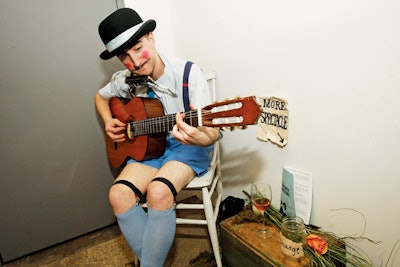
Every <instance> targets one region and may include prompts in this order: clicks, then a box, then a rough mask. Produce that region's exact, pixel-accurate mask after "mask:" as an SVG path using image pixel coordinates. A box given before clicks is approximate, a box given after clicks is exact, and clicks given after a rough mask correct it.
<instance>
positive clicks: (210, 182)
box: [175, 71, 223, 267]
mask: <svg viewBox="0 0 400 267" xmlns="http://www.w3.org/2000/svg"><path fill="white" fill-rule="evenodd" d="M206 77H207V80H208V82H209V85H210V90H211V92H212V97H213V100H214V101H215V99H216V72H214V71H212V72H207V73H206ZM184 190H191V191H193V190H199V191H201V196H202V203H201V204H185V203H177V204H176V207H175V208H176V210H203V211H204V215H205V219H187V218H180V217H178V216H177V219H176V223H177V224H192V225H207V228H208V233H209V236H210V240H211V245H212V249H213V252H214V257H215V261H216V263H217V266H218V267H222V262H221V253H220V249H219V241H218V233H217V225H216V222H217V217H218V212H219V205H220V203H221V199H222V190H223V188H222V182H221V169H220V150H219V141H218V142H216V143H215V144H214V150H213V152H212V159H211V163H210V166H209V168H208V172H207V173H206V174H204V175H203V176H202V177H200V178H199V177H195V178H194V179H193V180H192V181H191V182H190V183H189V184H188V185H187V186H186V188H185V189H184Z"/></svg>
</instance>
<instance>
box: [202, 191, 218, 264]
mask: <svg viewBox="0 0 400 267" xmlns="http://www.w3.org/2000/svg"><path fill="white" fill-rule="evenodd" d="M202 192H203V204H204V212H205V216H206V220H207V227H208V234H209V235H210V239H211V246H212V249H213V252H214V257H215V262H216V263H217V267H222V260H221V253H220V250H219V242H218V233H217V227H216V225H215V218H214V210H213V206H212V202H211V196H210V194H209V193H208V189H207V188H202Z"/></svg>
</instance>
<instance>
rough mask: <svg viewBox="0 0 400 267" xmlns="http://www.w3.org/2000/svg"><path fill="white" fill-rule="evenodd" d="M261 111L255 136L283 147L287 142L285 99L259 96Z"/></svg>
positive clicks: (287, 118)
mask: <svg viewBox="0 0 400 267" xmlns="http://www.w3.org/2000/svg"><path fill="white" fill-rule="evenodd" d="M259 99H260V102H261V107H262V112H261V116H260V119H259V121H258V125H259V126H260V128H259V129H258V133H257V138H258V139H259V140H261V141H266V142H268V141H271V142H272V143H274V144H276V145H278V146H280V147H284V146H285V145H286V144H287V142H288V124H289V110H288V108H287V106H288V104H287V101H286V100H284V99H281V98H277V97H260V98H259Z"/></svg>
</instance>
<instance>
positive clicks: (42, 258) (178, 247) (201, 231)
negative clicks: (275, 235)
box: [4, 214, 212, 267]
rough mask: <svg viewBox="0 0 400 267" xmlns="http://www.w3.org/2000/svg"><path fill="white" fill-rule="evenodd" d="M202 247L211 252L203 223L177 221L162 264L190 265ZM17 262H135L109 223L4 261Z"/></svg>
mask: <svg viewBox="0 0 400 267" xmlns="http://www.w3.org/2000/svg"><path fill="white" fill-rule="evenodd" d="M199 216H202V215H200V214H197V215H196V214H195V215H194V217H196V218H199ZM203 251H208V252H210V253H212V249H211V243H210V240H209V237H208V230H207V227H206V226H191V225H190V226H189V225H178V226H177V229H176V237H175V241H174V244H173V246H172V248H171V251H170V253H169V255H168V258H167V261H166V265H165V266H168V267H169V266H179V267H185V266H190V264H189V262H190V260H192V259H194V258H196V257H197V256H198V255H199V254H200V253H201V252H203ZM21 266H24V267H25V266H27V267H30V266H45V267H62V266H66V267H71V266H74V267H75V266H94V267H95V266H99V267H100V266H101V267H103V266H104V267H105V266H110V267H115V266H118V267H119V266H135V255H134V253H133V252H132V251H131V249H130V247H129V245H128V244H127V243H126V241H125V239H124V238H123V236H122V234H121V232H120V230H119V228H118V226H117V225H113V226H110V227H106V228H104V229H101V230H99V231H95V232H93V233H90V234H87V235H85V236H82V237H79V238H76V239H74V240H71V241H69V242H66V243H63V244H60V245H57V246H54V247H51V248H49V249H46V250H43V251H40V252H38V253H35V254H32V255H29V256H26V257H24V258H21V259H18V260H16V261H13V262H9V263H6V264H5V265H4V267H21Z"/></svg>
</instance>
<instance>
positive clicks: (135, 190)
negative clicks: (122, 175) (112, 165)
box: [114, 180, 142, 198]
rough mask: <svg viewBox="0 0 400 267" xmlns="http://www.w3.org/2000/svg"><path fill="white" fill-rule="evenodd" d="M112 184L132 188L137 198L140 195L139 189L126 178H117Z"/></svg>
mask: <svg viewBox="0 0 400 267" xmlns="http://www.w3.org/2000/svg"><path fill="white" fill-rule="evenodd" d="M114 184H123V185H126V186H127V187H129V188H130V189H132V191H133V192H134V193H135V194H136V197H138V198H141V197H142V192H140V190H139V189H138V188H137V187H136V186H134V185H133V184H132V183H131V182H129V181H127V180H118V181H116V182H115V183H114Z"/></svg>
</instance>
